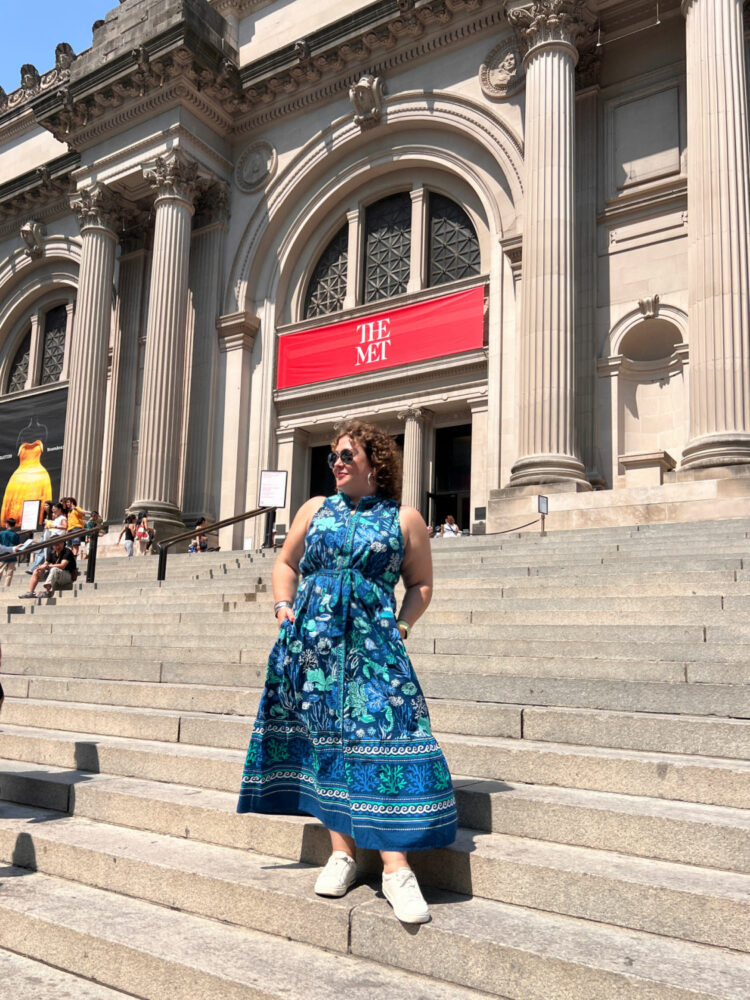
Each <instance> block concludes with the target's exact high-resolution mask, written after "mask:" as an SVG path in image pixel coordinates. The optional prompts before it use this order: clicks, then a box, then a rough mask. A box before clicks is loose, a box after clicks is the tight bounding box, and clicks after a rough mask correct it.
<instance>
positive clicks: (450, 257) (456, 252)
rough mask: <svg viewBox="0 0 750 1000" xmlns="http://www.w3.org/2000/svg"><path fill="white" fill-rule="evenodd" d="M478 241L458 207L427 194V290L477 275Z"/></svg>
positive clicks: (439, 197) (443, 199) (464, 214)
mask: <svg viewBox="0 0 750 1000" xmlns="http://www.w3.org/2000/svg"><path fill="white" fill-rule="evenodd" d="M479 269H480V255H479V240H478V239H477V234H476V230H475V229H474V226H473V225H472V224H471V219H470V218H469V216H468V215H467V214H466V212H464V210H463V209H462V208H461V206H460V205H457V204H456V203H455V201H451V200H450V198H445V197H444V196H443V195H441V194H430V277H429V284H430V287H432V286H433V285H444V284H445V283H446V282H448V281H458V280H459V279H461V278H469V277H471V276H472V275H473V274H479Z"/></svg>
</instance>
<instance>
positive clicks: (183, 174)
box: [141, 149, 199, 209]
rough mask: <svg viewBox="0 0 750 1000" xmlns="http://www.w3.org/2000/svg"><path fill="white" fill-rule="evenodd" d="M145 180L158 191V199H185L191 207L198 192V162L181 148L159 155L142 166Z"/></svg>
mask: <svg viewBox="0 0 750 1000" xmlns="http://www.w3.org/2000/svg"><path fill="white" fill-rule="evenodd" d="M141 170H142V171H143V176H144V178H145V180H147V181H148V183H149V184H150V185H151V187H152V188H153V189H154V190H155V192H156V200H157V201H160V200H167V199H168V200H171V201H183V202H185V203H186V204H187V205H188V206H189V207H190V208H191V209H192V208H193V206H194V203H195V198H196V195H197V193H198V183H199V178H198V164H197V163H196V162H195V160H191V159H189V158H188V157H187V156H186V155H185V154H184V153H183V152H182V150H180V149H173V150H172V151H171V152H169V153H167V154H166V156H157V157H156V159H155V160H153V161H152V162H151V163H146V164H144V165H143V166H142V167H141Z"/></svg>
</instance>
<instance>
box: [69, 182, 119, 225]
mask: <svg viewBox="0 0 750 1000" xmlns="http://www.w3.org/2000/svg"><path fill="white" fill-rule="evenodd" d="M70 207H71V208H72V209H73V211H74V212H75V213H76V215H77V216H78V224H79V225H80V227H81V232H83V230H84V229H87V228H90V227H96V228H97V229H108V230H109V231H110V232H112V233H116V232H117V230H118V229H119V228H120V209H119V206H118V204H117V202H116V201H115V199H114V197H113V196H112V193H111V191H110V190H109V189H108V188H106V187H103V186H102V185H101V184H92V185H91V186H90V187H87V188H81V189H80V190H79V191H76V193H75V194H74V195H73V197H72V198H71V199H70Z"/></svg>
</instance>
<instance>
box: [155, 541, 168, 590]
mask: <svg viewBox="0 0 750 1000" xmlns="http://www.w3.org/2000/svg"><path fill="white" fill-rule="evenodd" d="M157 544H158V543H157ZM168 554H169V549H168V548H167V546H166V545H159V568H158V570H157V573H156V579H157V580H159V582H161V581H163V580H165V579H166V577H167V555H168Z"/></svg>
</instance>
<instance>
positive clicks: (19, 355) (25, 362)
mask: <svg viewBox="0 0 750 1000" xmlns="http://www.w3.org/2000/svg"><path fill="white" fill-rule="evenodd" d="M30 355H31V331H30V330H29V332H28V333H27V334H26V336H25V337H24V338H23V340H22V341H21V346H20V347H19V348H18V350H17V351H16V356H15V358H13V363H12V364H11V366H10V375H9V377H8V392H20V391H21V390H22V389H25V388H26V379H27V378H28V374H29V357H30Z"/></svg>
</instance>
